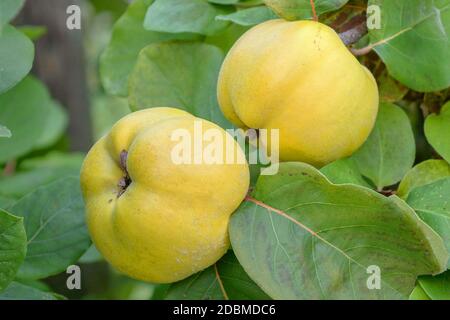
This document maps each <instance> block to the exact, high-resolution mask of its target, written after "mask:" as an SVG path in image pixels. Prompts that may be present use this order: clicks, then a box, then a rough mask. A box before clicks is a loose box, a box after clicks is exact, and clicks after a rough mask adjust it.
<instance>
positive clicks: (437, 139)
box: [425, 102, 450, 163]
mask: <svg viewBox="0 0 450 320" xmlns="http://www.w3.org/2000/svg"><path fill="white" fill-rule="evenodd" d="M425 136H426V137H427V140H428V142H429V143H430V144H431V145H432V146H433V148H434V149H435V150H436V151H437V152H438V153H439V154H440V155H441V156H442V157H443V158H444V159H445V160H446V161H447V162H448V163H450V102H448V103H446V104H445V105H444V106H443V107H442V109H441V113H440V114H439V115H436V114H432V115H430V116H428V117H427V119H426V120H425Z"/></svg>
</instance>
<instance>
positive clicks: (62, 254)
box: [9, 178, 91, 279]
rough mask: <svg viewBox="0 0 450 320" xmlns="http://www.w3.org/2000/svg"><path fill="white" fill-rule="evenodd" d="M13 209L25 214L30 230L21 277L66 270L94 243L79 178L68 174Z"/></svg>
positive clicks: (40, 189) (19, 275)
mask: <svg viewBox="0 0 450 320" xmlns="http://www.w3.org/2000/svg"><path fill="white" fill-rule="evenodd" d="M55 195H57V196H56V197H55ZM9 210H10V212H12V213H14V214H15V215H17V216H20V217H23V218H24V223H25V230H26V233H27V239H28V240H27V256H26V258H25V261H24V263H23V264H22V265H21V267H20V269H19V272H18V277H19V278H21V279H41V278H45V277H48V276H50V275H54V274H57V273H59V272H61V271H64V270H65V269H66V268H67V266H69V265H71V264H73V263H75V262H77V261H78V259H79V258H80V256H81V255H82V254H83V253H84V252H85V251H86V250H87V249H88V248H89V246H90V244H91V241H90V238H89V235H88V232H87V228H86V225H85V220H84V204H83V200H82V197H81V191H80V187H79V180H78V179H75V178H65V179H62V180H58V181H57V182H54V183H52V184H49V185H47V186H43V187H40V188H37V189H36V190H35V191H33V192H32V193H30V194H28V195H26V196H25V197H23V198H22V199H20V200H19V201H18V202H16V203H15V204H14V205H13V206H12V207H11V208H9Z"/></svg>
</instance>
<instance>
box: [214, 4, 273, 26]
mask: <svg viewBox="0 0 450 320" xmlns="http://www.w3.org/2000/svg"><path fill="white" fill-rule="evenodd" d="M277 18H278V16H277V15H276V14H275V13H274V12H273V11H272V10H271V9H270V8H268V7H255V8H249V9H244V10H239V11H237V12H234V13H231V14H227V15H220V16H217V17H216V20H222V21H231V22H233V23H236V24H239V25H241V26H254V25H256V24H259V23H262V22H264V21H267V20H271V19H277Z"/></svg>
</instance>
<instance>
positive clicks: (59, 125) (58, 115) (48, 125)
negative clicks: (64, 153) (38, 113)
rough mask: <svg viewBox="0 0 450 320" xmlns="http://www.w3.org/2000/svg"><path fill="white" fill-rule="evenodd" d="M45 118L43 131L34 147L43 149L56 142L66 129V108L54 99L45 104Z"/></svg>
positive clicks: (67, 121)
mask: <svg viewBox="0 0 450 320" xmlns="http://www.w3.org/2000/svg"><path fill="white" fill-rule="evenodd" d="M45 108H46V109H47V110H45V111H44V112H45V114H46V120H45V123H44V124H43V127H44V131H43V132H42V134H41V136H40V137H39V139H38V141H37V142H36V145H35V149H43V148H46V147H49V146H51V145H53V144H54V143H56V142H57V141H58V139H59V138H60V137H61V136H62V135H63V133H64V132H65V130H66V129H67V125H68V123H69V117H68V115H67V112H66V110H65V109H64V108H63V107H62V106H61V105H60V104H59V103H58V102H56V101H49V102H48V103H47V104H45Z"/></svg>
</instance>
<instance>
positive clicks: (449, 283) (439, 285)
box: [419, 271, 450, 300]
mask: <svg viewBox="0 0 450 320" xmlns="http://www.w3.org/2000/svg"><path fill="white" fill-rule="evenodd" d="M419 284H420V286H421V287H422V289H423V291H424V292H425V293H426V295H427V296H429V297H430V298H431V299H432V300H450V271H447V272H444V273H441V274H439V275H437V276H425V277H420V278H419Z"/></svg>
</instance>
